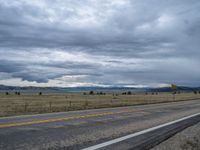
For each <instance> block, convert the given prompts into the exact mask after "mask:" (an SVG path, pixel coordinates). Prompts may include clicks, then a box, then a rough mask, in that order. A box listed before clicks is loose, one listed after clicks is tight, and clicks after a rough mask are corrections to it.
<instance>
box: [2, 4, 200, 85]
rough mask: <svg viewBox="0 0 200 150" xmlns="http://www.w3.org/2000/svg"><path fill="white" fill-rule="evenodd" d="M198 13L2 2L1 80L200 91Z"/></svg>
mask: <svg viewBox="0 0 200 150" xmlns="http://www.w3.org/2000/svg"><path fill="white" fill-rule="evenodd" d="M199 14H200V2H199V1H198V0H191V1H188V0H167V1H166V0H148V1H145V0H113V1H110V0H96V1H93V0H77V1H74V0H67V1H63V0H52V1H50V0H30V1H26V0H18V1H11V0H6V1H3V0H0V76H1V77H2V79H4V78H5V74H8V75H9V78H20V79H21V80H27V81H30V82H32V81H33V82H34V81H36V82H38V83H47V85H48V83H49V81H50V80H55V82H56V80H59V82H63V84H64V83H66V82H68V83H70V82H72V84H74V85H76V84H75V83H84V84H85V83H86V82H87V83H90V84H94V85H98V84H101V85H102V84H105V85H107V84H111V85H117V84H118V85H124V84H127V85H130V83H131V84H132V85H134V84H143V85H145V84H148V85H151V84H160V83H170V82H175V83H178V84H184V85H199V81H198V80H199V75H200V71H198V70H197V69H196V68H197V67H198V66H199V65H200V61H199V56H200V51H199V47H200V29H199V26H200V21H199V20H200V15H199ZM72 78H73V80H72ZM3 82H4V80H3V81H2V83H3ZM55 84H56V83H55Z"/></svg>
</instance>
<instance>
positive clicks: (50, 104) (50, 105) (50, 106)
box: [49, 102, 52, 112]
mask: <svg viewBox="0 0 200 150" xmlns="http://www.w3.org/2000/svg"><path fill="white" fill-rule="evenodd" d="M51 109H52V102H49V111H50V112H51Z"/></svg>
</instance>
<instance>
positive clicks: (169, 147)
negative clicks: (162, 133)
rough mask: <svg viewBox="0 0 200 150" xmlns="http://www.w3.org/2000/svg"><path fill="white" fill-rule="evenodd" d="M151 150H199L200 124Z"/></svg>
mask: <svg viewBox="0 0 200 150" xmlns="http://www.w3.org/2000/svg"><path fill="white" fill-rule="evenodd" d="M151 150H200V123H198V124H196V125H194V126H191V127H189V128H187V129H185V130H183V131H182V132H180V133H178V134H176V135H175V136H173V137H171V138H169V139H168V140H166V141H164V142H162V143H160V144H159V145H157V146H156V147H154V148H153V149H151Z"/></svg>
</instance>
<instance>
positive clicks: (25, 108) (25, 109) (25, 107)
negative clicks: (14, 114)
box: [24, 102, 28, 112]
mask: <svg viewBox="0 0 200 150" xmlns="http://www.w3.org/2000/svg"><path fill="white" fill-rule="evenodd" d="M27 107H28V104H27V103H26V102H25V104H24V112H27Z"/></svg>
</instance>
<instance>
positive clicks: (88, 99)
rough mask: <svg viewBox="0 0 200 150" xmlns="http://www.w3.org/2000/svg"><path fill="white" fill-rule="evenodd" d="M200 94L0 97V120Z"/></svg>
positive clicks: (199, 96)
mask: <svg viewBox="0 0 200 150" xmlns="http://www.w3.org/2000/svg"><path fill="white" fill-rule="evenodd" d="M199 98H200V94H199V92H190V93H189V92H188V93H182V92H181V93H179V92H177V93H176V94H175V93H157V92H154V93H150V92H149V93H131V92H123V93H120V92H118V93H109V94H108V93H104V92H94V91H92V92H91V91H90V92H83V93H67V94H63V93H62V94H61V93H59V94H58V93H41V92H40V93H35V94H30V93H20V92H6V93H0V116H1V117H2V116H13V115H22V114H37V113H49V112H61V111H72V110H82V109H93V108H105V107H119V106H131V105H141V104H152V103H164V102H173V101H183V100H194V99H199Z"/></svg>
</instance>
